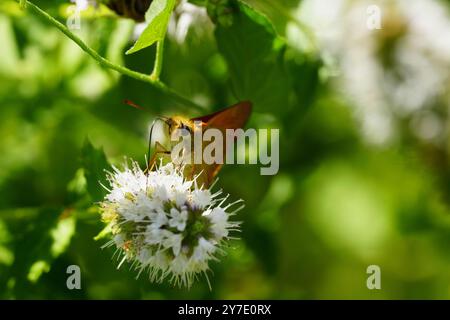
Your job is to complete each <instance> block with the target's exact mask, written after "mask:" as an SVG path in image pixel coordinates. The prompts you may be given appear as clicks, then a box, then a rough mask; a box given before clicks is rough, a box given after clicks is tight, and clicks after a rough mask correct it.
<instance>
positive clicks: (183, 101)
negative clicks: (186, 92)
mask: <svg viewBox="0 0 450 320" xmlns="http://www.w3.org/2000/svg"><path fill="white" fill-rule="evenodd" d="M20 3H21V4H23V3H26V4H27V7H28V8H30V9H31V10H33V11H34V12H35V13H37V14H38V15H40V16H41V17H42V18H44V19H45V20H47V21H48V22H50V23H51V24H53V25H54V26H55V27H56V28H58V29H59V30H60V31H61V32H62V33H64V34H65V35H66V36H67V37H69V38H70V39H71V40H72V41H73V42H75V43H76V44H77V45H78V46H79V47H80V48H81V49H82V50H83V51H84V52H86V53H87V54H89V55H90V56H91V57H92V58H94V59H95V60H97V61H98V62H99V63H100V65H102V66H103V67H106V68H110V69H112V70H115V71H117V72H119V73H121V74H123V75H126V76H129V77H131V78H134V79H137V80H140V81H143V82H147V83H149V84H150V85H152V86H153V87H154V88H156V89H158V90H159V91H161V92H162V93H164V94H167V95H168V96H170V97H171V98H172V99H173V100H174V101H176V102H177V103H179V104H180V105H181V106H184V107H191V108H193V109H196V110H198V111H204V110H205V108H204V107H202V106H200V105H199V104H197V103H195V102H193V101H191V100H189V99H187V98H185V97H183V96H182V95H180V94H179V93H177V92H176V91H175V90H173V89H171V88H169V87H168V86H167V85H166V84H165V83H163V82H162V81H160V80H159V79H158V77H159V73H160V72H161V66H159V67H157V65H158V64H162V61H158V58H157V59H156V62H155V68H157V69H156V70H154V72H155V71H157V72H158V73H157V74H158V77H156V78H155V77H154V76H153V74H152V75H146V74H143V73H140V72H136V71H133V70H131V69H128V68H126V67H124V66H121V65H117V64H115V63H113V62H111V61H109V60H107V59H105V58H104V57H102V56H101V55H99V54H98V53H97V52H96V51H95V50H93V49H92V48H91V47H89V46H88V45H87V44H86V43H84V42H83V40H81V38H79V37H78V36H77V35H75V34H74V33H72V32H71V31H70V30H69V29H68V28H67V27H66V26H65V25H63V24H62V23H61V22H59V21H58V20H56V19H55V18H53V17H52V16H51V15H49V14H48V13H47V12H45V11H44V10H42V9H41V8H39V7H38V6H36V5H35V4H33V3H32V2H30V1H26V0H20ZM159 46H160V43H158V47H159ZM161 47H162V45H161ZM157 50H158V51H159V49H157ZM160 50H162V49H160ZM161 56H162V52H161ZM157 57H158V55H157ZM160 60H162V57H160Z"/></svg>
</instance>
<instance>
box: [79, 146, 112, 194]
mask: <svg viewBox="0 0 450 320" xmlns="http://www.w3.org/2000/svg"><path fill="white" fill-rule="evenodd" d="M81 153H82V157H81V160H82V166H83V168H84V174H85V177H86V183H87V190H88V193H89V194H90V196H91V198H92V200H93V201H101V200H103V198H104V197H105V195H106V190H105V188H103V187H102V185H103V186H106V185H107V183H108V181H107V179H106V175H105V170H106V169H109V168H110V165H109V163H108V160H106V156H105V153H104V152H103V149H102V148H100V149H96V148H94V146H93V145H92V144H91V142H90V141H89V140H87V139H86V141H85V143H84V146H83V149H82V151H81Z"/></svg>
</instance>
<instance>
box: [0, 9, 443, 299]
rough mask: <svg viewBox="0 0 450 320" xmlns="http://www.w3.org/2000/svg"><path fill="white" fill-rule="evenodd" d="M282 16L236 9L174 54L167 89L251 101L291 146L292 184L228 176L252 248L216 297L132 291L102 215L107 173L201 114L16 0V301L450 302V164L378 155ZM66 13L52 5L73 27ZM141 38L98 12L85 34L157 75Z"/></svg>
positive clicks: (11, 100)
mask: <svg viewBox="0 0 450 320" xmlns="http://www.w3.org/2000/svg"><path fill="white" fill-rule="evenodd" d="M273 1H274V2H277V7H278V8H282V9H283V10H273V7H271V6H270V2H271V1H269V0H267V1H261V2H258V1H247V2H246V3H247V4H245V3H244V2H237V1H229V2H228V3H229V4H230V6H231V8H232V10H231V11H226V10H225V11H223V10H224V9H223V8H222V7H221V9H220V10H222V11H223V12H225V13H226V14H227V15H228V16H227V19H222V21H225V22H226V23H218V24H217V25H215V26H214V25H213V24H212V23H210V25H208V27H207V28H206V27H205V28H202V29H203V30H202V32H189V33H188V34H187V37H186V38H185V39H184V41H183V42H182V43H179V42H177V41H176V40H174V39H173V38H171V37H169V38H168V39H167V40H166V50H165V57H164V66H163V71H162V79H163V80H164V81H165V82H166V83H167V84H169V85H170V86H171V87H172V88H174V89H175V90H177V91H178V92H180V93H182V94H183V95H184V96H186V97H188V98H190V99H192V100H194V101H197V102H199V103H201V104H203V105H207V106H209V107H210V110H209V111H213V110H216V109H220V108H222V107H224V106H227V105H231V104H233V103H235V102H236V101H238V100H244V99H250V100H252V101H253V102H254V106H255V110H254V114H253V116H252V119H251V121H250V124H249V126H250V127H255V128H280V132H281V134H280V136H281V141H280V160H281V164H280V172H279V174H278V175H276V176H273V177H271V176H260V175H259V167H258V166H250V165H240V166H237V165H235V166H231V165H229V166H226V167H225V168H224V169H223V170H222V172H221V174H220V184H221V187H223V189H224V190H225V191H226V192H229V193H231V195H232V197H233V198H235V199H237V198H242V199H244V200H245V202H246V208H245V209H244V210H242V211H241V212H239V215H238V217H237V219H238V220H241V221H243V226H242V233H241V234H240V237H241V240H236V241H233V243H232V245H231V248H230V249H229V250H227V255H226V256H224V257H221V262H219V263H212V264H211V267H212V271H213V273H214V275H213V277H212V281H211V282H212V291H210V290H209V288H208V285H207V283H206V281H203V280H202V281H198V282H197V283H195V284H194V286H193V287H192V288H191V289H190V290H187V289H178V288H172V287H171V286H170V285H168V284H151V283H149V281H147V279H146V278H145V276H141V277H140V278H139V279H135V277H136V274H135V273H134V272H133V271H130V270H128V268H127V267H122V268H121V269H120V270H116V266H117V264H118V261H116V260H111V257H112V254H113V249H101V248H100V247H101V246H102V245H103V243H104V242H103V241H104V240H98V241H95V240H94V237H95V236H96V235H97V234H98V233H99V232H100V231H101V230H102V228H103V227H104V226H103V224H102V223H101V221H100V219H99V214H98V211H97V208H96V206H95V202H96V201H99V200H100V199H101V198H102V196H103V189H102V187H101V186H100V185H99V184H97V182H98V181H103V182H105V181H104V171H103V170H104V169H105V168H106V169H107V168H108V167H109V165H108V162H107V161H109V162H110V163H113V164H120V163H122V162H123V159H124V157H125V156H126V157H129V158H134V159H138V160H140V161H141V163H143V162H144V154H145V153H146V151H147V150H146V148H147V140H146V139H147V130H148V126H149V124H150V123H151V120H152V119H153V117H154V116H156V115H172V114H177V113H183V114H184V115H186V116H191V115H192V116H193V115H198V113H195V112H189V111H186V108H183V106H179V105H177V104H175V103H174V102H173V101H172V100H171V99H170V98H168V97H166V96H164V95H163V94H161V93H160V92H158V91H157V90H155V89H154V88H152V87H151V86H149V85H148V84H146V83H140V82H138V81H136V80H134V79H129V78H126V77H123V76H120V75H118V74H116V73H114V72H113V71H110V70H105V69H103V68H101V67H100V66H99V65H98V64H97V63H96V62H95V61H93V60H92V59H91V58H90V57H89V56H87V55H86V54H84V53H83V52H82V51H81V50H80V49H79V48H78V47H76V46H75V45H74V44H73V43H72V42H71V41H70V40H69V39H67V38H66V37H64V36H63V35H62V34H61V33H60V32H59V31H57V30H56V29H55V28H54V27H52V26H51V25H49V24H48V23H46V22H45V21H43V20H42V19H40V18H39V17H37V16H33V15H32V14H30V13H29V12H27V11H21V10H20V9H19V5H18V4H17V3H15V2H14V1H2V3H1V4H0V38H1V39H2V45H1V46H0V57H1V59H0V154H1V155H2V156H1V157H0V194H1V196H0V297H1V298H4V299H10V298H18V299H24V298H27V299H28V298H36V299H47V298H49V299H56V298H58V299H71V298H75V299H107V298H119V299H174V298H191V299H201V298H225V299H226V298H249V299H259V298H262V299H265V298H274V299H281V298H284V299H317V298H344V299H345V298H367V299H380V298H388V299H398V298H413V299H415V298H426V299H435V298H437V299H448V298H450V273H449V272H448V271H449V267H450V250H449V248H450V210H449V206H450V198H449V194H450V191H449V187H450V186H449V179H448V178H449V161H448V150H445V148H444V149H440V148H436V147H435V146H433V145H429V144H426V143H423V142H419V141H417V140H416V139H413V138H411V137H409V136H407V135H406V137H407V138H405V139H402V140H399V141H398V142H396V143H394V144H392V145H390V146H389V147H385V148H380V147H376V146H372V145H368V144H366V143H365V142H364V141H363V140H362V139H361V137H360V134H359V132H358V124H357V122H356V121H355V120H354V118H353V116H352V113H351V110H350V108H349V106H348V103H347V102H346V101H344V100H343V99H342V98H341V97H340V95H339V94H338V93H337V92H336V90H334V89H333V87H332V86H330V84H329V82H328V81H327V77H323V74H324V70H325V68H326V66H324V63H323V61H322V60H321V58H320V56H319V55H318V54H317V53H312V52H300V51H298V50H297V49H294V48H291V47H289V46H288V45H287V44H286V42H285V38H284V37H285V34H284V30H285V26H286V24H287V23H288V22H289V20H290V19H292V17H290V16H289V15H286V14H285V13H286V12H289V10H291V9H293V8H294V7H296V6H297V5H298V1H294V0H290V1H277V0H273ZM193 2H194V3H196V4H198V5H202V4H204V3H203V2H202V1H193ZM68 5H69V3H68V1H64V0H42V1H39V6H41V7H42V8H43V9H45V10H46V11H47V12H49V13H51V14H52V15H53V16H55V17H57V18H58V19H60V20H61V21H64V19H66V18H67V16H66V11H65V9H66V8H67V6H68ZM221 5H224V4H223V3H221ZM249 5H254V6H255V7H256V8H257V9H253V8H252V7H250V6H249ZM271 8H272V9H271ZM213 9H214V8H211V7H210V8H208V12H211V11H214V10H213ZM257 10H260V11H261V12H265V13H266V14H267V17H266V16H265V15H262V14H261V13H259V12H258V11H257ZM216 11H217V10H216ZM222 11H220V12H222ZM102 12H103V11H102ZM230 12H231V14H232V21H230V19H229V14H230ZM219 21H220V20H219ZM133 28H134V23H133V22H132V21H128V20H121V19H117V18H115V17H113V16H112V15H109V14H102V15H96V14H95V13H94V14H92V13H90V14H89V15H86V16H82V28H81V30H80V31H77V33H78V34H79V35H80V36H81V37H82V38H83V39H84V40H85V41H86V42H87V43H89V45H90V46H91V47H93V48H94V49H95V50H97V51H98V52H99V53H100V54H101V55H103V56H105V57H107V58H108V59H110V60H111V61H113V62H115V63H119V64H124V65H126V66H127V67H129V68H131V69H134V70H137V71H140V72H144V73H147V74H148V73H150V71H151V68H152V61H153V59H154V56H155V47H154V46H153V47H149V48H145V49H143V50H141V51H139V52H138V53H136V54H133V55H127V56H125V55H124V52H125V50H126V49H127V48H129V47H130V46H131V44H132V43H133V41H132V39H131V36H132V33H133ZM325 71H326V70H325ZM124 99H132V100H133V101H135V102H137V103H139V104H140V105H143V106H145V107H146V108H147V109H148V111H150V113H144V112H142V111H139V110H135V109H132V108H129V107H126V106H124V105H123V103H122V101H123V100H124ZM205 112H207V111H205ZM89 141H90V142H89ZM91 143H92V144H91ZM102 149H104V153H103V150H102ZM105 154H106V157H105ZM107 159H108V160H107ZM72 264H76V265H79V266H80V267H81V270H82V289H81V290H68V289H67V287H66V278H67V276H68V275H67V274H66V268H67V267H68V266H69V265H72ZM371 264H376V265H379V266H380V267H381V270H382V290H379V291H378V290H374V291H371V290H368V289H367V287H366V278H367V274H366V268H367V266H369V265H371Z"/></svg>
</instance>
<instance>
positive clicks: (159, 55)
mask: <svg viewBox="0 0 450 320" xmlns="http://www.w3.org/2000/svg"><path fill="white" fill-rule="evenodd" d="M163 58H164V39H162V40H159V41H158V43H157V44H156V57H155V65H154V66H153V72H152V75H151V77H152V79H154V80H159V76H160V75H161V70H162V64H163Z"/></svg>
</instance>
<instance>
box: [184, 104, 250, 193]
mask: <svg viewBox="0 0 450 320" xmlns="http://www.w3.org/2000/svg"><path fill="white" fill-rule="evenodd" d="M251 112H252V103H251V102H249V101H243V102H239V103H237V104H235V105H233V106H231V107H228V108H226V109H223V110H220V111H217V112H215V113H212V114H209V115H206V116H203V117H197V118H192V119H191V121H201V122H202V123H203V125H202V130H206V129H209V128H216V129H219V130H221V131H222V133H223V134H224V137H225V130H226V129H239V128H243V127H244V126H245V124H246V123H247V121H248V119H249V118H250V114H251ZM225 156H226V145H225V139H224V146H223V157H224V161H225ZM221 168H222V164H197V165H194V167H193V174H194V175H199V174H200V175H199V177H198V178H197V183H198V184H199V186H201V185H202V184H205V185H206V186H209V185H210V184H211V183H212V182H213V180H214V177H215V176H216V175H217V173H218V172H219V170H220V169H221Z"/></svg>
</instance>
